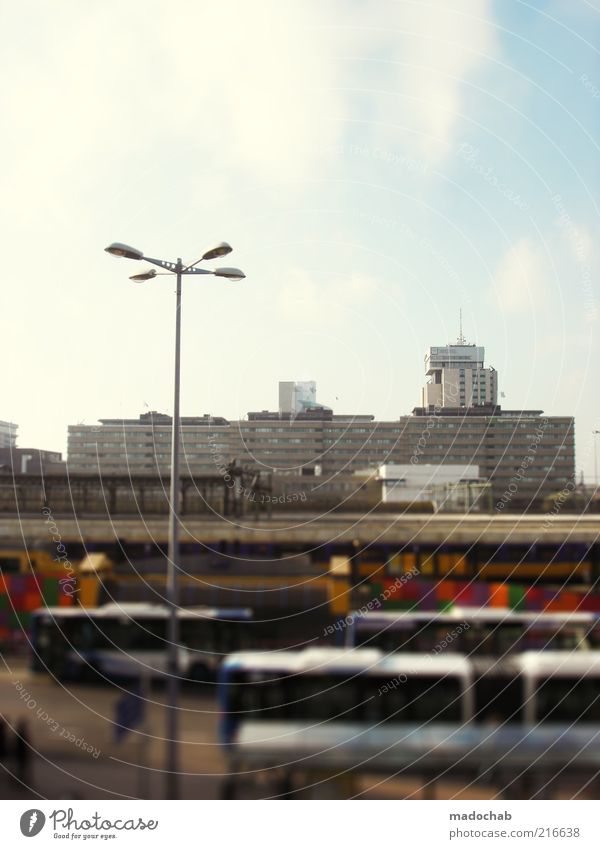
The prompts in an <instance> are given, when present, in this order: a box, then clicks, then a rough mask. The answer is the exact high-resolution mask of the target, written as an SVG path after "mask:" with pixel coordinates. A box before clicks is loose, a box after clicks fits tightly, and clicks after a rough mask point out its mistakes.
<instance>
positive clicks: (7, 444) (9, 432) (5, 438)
mask: <svg viewBox="0 0 600 849" xmlns="http://www.w3.org/2000/svg"><path fill="white" fill-rule="evenodd" d="M18 429H19V426H18V425H16V424H14V423H13V422H0V448H12V447H14V446H15V445H16V443H17V430H18Z"/></svg>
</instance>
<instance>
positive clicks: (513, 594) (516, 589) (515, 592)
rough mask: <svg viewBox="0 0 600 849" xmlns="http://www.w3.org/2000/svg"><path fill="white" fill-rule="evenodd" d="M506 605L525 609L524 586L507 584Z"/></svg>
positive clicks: (515, 608)
mask: <svg viewBox="0 0 600 849" xmlns="http://www.w3.org/2000/svg"><path fill="white" fill-rule="evenodd" d="M508 606H509V607H510V608H512V609H513V610H525V588H524V587H522V586H519V585H518V584H509V587H508Z"/></svg>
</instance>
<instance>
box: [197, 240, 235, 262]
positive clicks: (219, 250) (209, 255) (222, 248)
mask: <svg viewBox="0 0 600 849" xmlns="http://www.w3.org/2000/svg"><path fill="white" fill-rule="evenodd" d="M232 250H233V248H232V247H231V245H229V244H228V243H227V242H219V244H218V245H215V247H214V248H211V249H210V250H209V251H206V253H204V254H202V259H218V258H219V257H220V256H227V254H230V253H231V251H232Z"/></svg>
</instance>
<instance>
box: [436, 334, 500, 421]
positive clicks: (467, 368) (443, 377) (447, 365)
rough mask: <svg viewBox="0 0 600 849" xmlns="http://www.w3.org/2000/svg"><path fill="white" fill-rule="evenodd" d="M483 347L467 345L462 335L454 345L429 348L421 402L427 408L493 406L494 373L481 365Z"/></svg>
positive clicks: (495, 391) (495, 377) (496, 377)
mask: <svg viewBox="0 0 600 849" xmlns="http://www.w3.org/2000/svg"><path fill="white" fill-rule="evenodd" d="M484 358H485V349H484V348H483V347H481V346H478V345H467V343H466V342H465V340H464V337H463V336H462V334H461V336H460V337H459V338H458V341H457V342H456V344H455V345H445V346H444V347H434V348H430V349H429V352H428V353H427V354H426V355H425V374H426V375H427V376H428V377H429V381H428V383H426V384H425V386H424V387H423V390H422V397H421V405H422V406H423V407H428V408H439V407H477V406H490V405H491V406H495V405H496V404H497V403H498V372H497V371H496V370H495V369H494V368H491V367H490V368H485V367H484Z"/></svg>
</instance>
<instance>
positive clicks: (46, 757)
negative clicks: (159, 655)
mask: <svg viewBox="0 0 600 849" xmlns="http://www.w3.org/2000/svg"><path fill="white" fill-rule="evenodd" d="M7 667H8V668H7ZM121 695H122V693H121V692H120V691H119V690H118V688H116V687H111V686H109V685H106V684H100V685H95V684H94V685H90V684H69V685H68V686H66V685H65V686H62V685H60V684H56V683H54V682H52V681H51V679H50V678H49V677H48V676H46V675H38V674H32V673H30V672H29V671H28V669H27V667H26V665H25V664H24V663H23V661H22V660H20V661H11V660H5V665H4V667H3V668H2V669H1V671H0V713H1V714H2V715H3V716H5V717H6V718H7V720H8V721H9V723H10V724H11V725H13V726H14V725H15V723H16V722H17V721H18V720H19V719H25V720H27V723H28V727H29V733H30V737H31V743H32V747H33V749H34V750H35V752H36V754H35V755H34V756H33V757H32V759H31V766H30V772H31V775H30V777H29V778H28V779H27V781H26V784H29V787H30V789H29V790H28V789H27V787H25V786H23V785H22V784H20V783H19V782H17V781H15V779H14V778H12V777H11V776H10V775H9V773H15V772H16V765H15V763H14V760H13V759H12V758H10V757H9V758H8V759H7V758H5V759H4V762H3V764H2V767H3V768H2V771H1V772H0V796H1V797H4V798H26V797H27V798H28V797H30V796H32V795H40V796H43V797H49V798H77V797H80V798H130V797H132V796H133V797H137V796H138V795H142V796H144V797H148V798H161V797H163V796H164V789H163V785H164V775H163V774H162V772H161V765H162V762H163V759H164V740H163V739H162V734H163V728H164V706H163V701H162V700H163V693H162V691H161V690H158V689H157V690H155V691H153V692H152V693H151V695H150V700H149V702H148V710H147V719H146V729H145V730H144V731H142V732H141V733H137V732H136V733H130V734H129V735H127V737H126V738H125V739H124V740H123V741H122V742H120V743H118V742H117V741H116V739H115V726H114V724H113V720H114V718H115V704H116V702H117V701H118V699H119V698H120V697H121ZM27 703H29V706H28V704H27ZM34 703H35V704H34ZM181 708H182V709H181V711H180V713H179V717H180V739H181V746H180V768H181V771H182V772H183V773H184V775H183V777H182V791H183V793H184V794H185V796H186V797H188V798H214V797H215V796H216V795H217V794H218V788H219V784H220V781H221V776H222V773H223V771H224V769H225V761H224V759H223V757H222V754H221V750H220V748H219V745H218V742H217V718H218V715H217V712H216V704H215V700H214V698H213V696H212V694H211V692H210V690H209V689H208V688H203V689H201V690H199V691H196V692H186V693H184V694H183V695H182V699H181ZM140 764H143V765H144V767H143V768H140V766H139V765H140Z"/></svg>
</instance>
